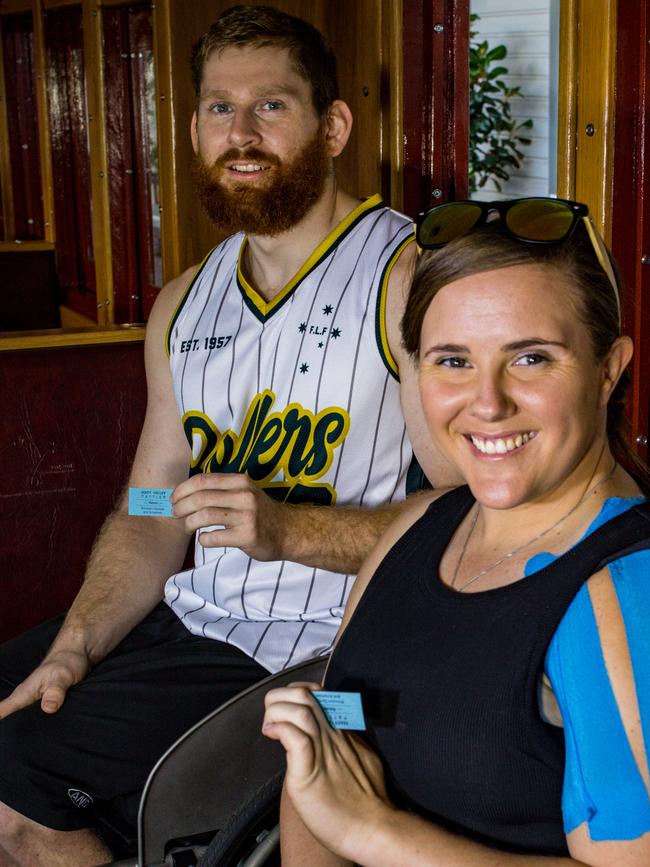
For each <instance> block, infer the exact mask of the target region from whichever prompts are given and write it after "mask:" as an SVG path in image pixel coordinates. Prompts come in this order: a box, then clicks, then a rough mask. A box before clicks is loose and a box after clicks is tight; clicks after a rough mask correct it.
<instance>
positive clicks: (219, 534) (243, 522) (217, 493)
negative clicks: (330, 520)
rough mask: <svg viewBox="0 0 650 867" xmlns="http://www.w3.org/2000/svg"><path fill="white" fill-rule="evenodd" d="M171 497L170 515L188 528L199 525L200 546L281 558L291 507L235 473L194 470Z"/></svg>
mask: <svg viewBox="0 0 650 867" xmlns="http://www.w3.org/2000/svg"><path fill="white" fill-rule="evenodd" d="M171 501H172V503H173V504H174V517H176V518H184V519H185V529H186V530H187V531H188V532H190V533H193V532H194V531H195V530H199V529H201V528H202V527H205V528H206V530H205V531H204V532H202V533H201V534H200V536H199V542H200V543H201V544H202V545H203V546H204V547H206V548H218V547H221V546H224V547H225V546H230V547H235V548H241V550H242V551H244V552H245V553H246V554H248V555H249V557H253V558H254V559H255V560H282V559H284V557H285V551H284V547H285V546H284V541H285V537H286V532H287V523H288V522H290V520H291V514H292V512H293V509H292V507H291V506H287V505H285V504H283V503H278V502H277V501H276V500H273V499H272V498H271V497H269V496H268V495H267V494H265V493H264V491H261V490H260V489H259V488H258V487H257V486H256V485H255V484H254V483H253V482H252V481H251V480H250V479H249V478H248V477H247V476H245V475H242V474H240V473H200V474H198V475H196V476H192V478H190V479H187V480H186V481H184V482H182V483H181V484H180V485H178V487H177V488H176V489H175V490H174V493H173V494H172V497H171Z"/></svg>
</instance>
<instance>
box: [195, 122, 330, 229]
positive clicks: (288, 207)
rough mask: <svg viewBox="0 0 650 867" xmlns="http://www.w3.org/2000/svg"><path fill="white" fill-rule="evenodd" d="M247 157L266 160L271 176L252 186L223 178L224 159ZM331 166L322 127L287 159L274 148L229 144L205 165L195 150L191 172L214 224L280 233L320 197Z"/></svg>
mask: <svg viewBox="0 0 650 867" xmlns="http://www.w3.org/2000/svg"><path fill="white" fill-rule="evenodd" d="M242 159H245V160H247V161H248V162H251V163H259V164H260V165H262V166H264V167H266V166H270V167H271V168H270V169H269V174H270V175H271V179H270V182H267V183H266V184H264V185H262V186H257V187H254V186H253V184H251V183H246V182H245V183H241V184H237V183H236V182H235V183H234V184H232V185H228V186H226V185H225V184H223V183H222V182H221V178H222V177H223V174H224V172H227V171H229V170H228V169H227V168H226V164H227V163H229V162H232V161H233V160H242ZM329 172H330V157H329V154H328V152H327V147H326V144H325V136H324V134H323V130H322V128H321V127H319V128H318V131H317V133H316V135H315V136H314V137H313V138H312V139H311V141H308V142H307V144H306V145H305V146H304V147H303V149H302V150H301V151H300V152H299V153H298V154H297V155H296V156H295V157H294V158H293V159H292V160H291V162H282V161H281V160H280V158H279V157H277V156H276V155H275V154H267V153H264V151H261V150H257V149H256V148H247V149H244V150H239V149H238V148H232V149H231V150H229V151H227V152H226V153H225V154H222V156H220V157H218V158H217V159H216V160H215V162H214V163H213V165H211V166H209V165H206V164H205V163H204V162H203V160H202V159H201V157H200V156H197V157H196V159H195V161H194V163H193V166H192V177H193V179H194V184H195V187H196V191H197V193H198V195H199V199H200V200H201V204H202V205H203V207H204V208H205V210H206V211H207V213H208V216H209V217H210V219H211V220H212V222H213V223H214V224H215V226H216V227H217V228H218V229H221V230H223V231H224V232H227V233H228V234H229V235H231V234H233V233H234V232H239V231H244V232H246V233H248V234H251V235H271V236H273V235H279V234H281V233H282V232H286V231H287V230H288V229H290V228H291V227H292V226H295V225H296V224H297V223H299V222H300V221H301V220H302V218H303V217H304V216H305V214H306V213H307V211H308V210H309V209H310V208H311V207H312V205H313V204H314V203H315V202H316V201H317V200H318V199H319V198H320V195H321V193H322V192H323V188H324V186H325V180H326V178H327V175H328V174H329Z"/></svg>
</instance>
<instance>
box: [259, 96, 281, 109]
mask: <svg viewBox="0 0 650 867" xmlns="http://www.w3.org/2000/svg"><path fill="white" fill-rule="evenodd" d="M262 108H263V109H264V111H277V110H278V109H280V108H283V104H282V103H281V102H279V101H278V100H277V99H267V101H266V102H264V103H262Z"/></svg>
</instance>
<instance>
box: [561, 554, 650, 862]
mask: <svg viewBox="0 0 650 867" xmlns="http://www.w3.org/2000/svg"><path fill="white" fill-rule="evenodd" d="M649 573H650V552H648V551H643V552H639V553H637V554H633V555H630V556H629V557H626V558H622V559H620V560H617V561H615V562H614V563H612V564H611V565H610V567H609V568H608V569H603V570H602V571H601V572H599V573H598V574H597V575H594V576H592V577H591V578H590V579H589V581H588V582H587V584H586V586H585V587H583V588H582V590H581V591H580V592H579V593H578V595H577V596H576V598H575V599H574V601H573V602H572V604H571V606H570V607H569V609H568V610H567V612H566V614H565V616H564V618H563V620H562V622H561V624H560V626H559V628H558V630H557V632H556V634H555V637H554V638H553V641H552V643H551V645H550V648H549V653H548V656H547V673H548V675H549V678H550V680H551V683H552V685H553V691H554V694H555V696H556V698H557V701H558V705H559V709H560V712H561V714H562V719H563V724H564V729H565V743H566V771H565V780H564V790H563V803H562V808H563V814H564V822H565V830H566V832H567V840H568V844H569V849H570V851H571V853H572V855H573V856H574V857H576V858H581V859H582V860H584V861H585V862H586V863H588V864H594V865H598V867H600V865H601V864H602V865H609V864H617V865H618V864H621V865H628V864H629V865H635V867H636V865H637V864H638V865H641V864H650V775H649V773H648V745H649V743H650V634H649V632H648V626H647V624H648V621H649V618H650V586H649V582H648V580H647V576H648V574H649Z"/></svg>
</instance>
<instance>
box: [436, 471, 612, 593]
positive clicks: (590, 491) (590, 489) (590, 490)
mask: <svg viewBox="0 0 650 867" xmlns="http://www.w3.org/2000/svg"><path fill="white" fill-rule="evenodd" d="M616 467H617V463H616V461H614V466H613V467H612V468H611V470H610V471H609V472H608V473H607V475H606V476H604V477H603V478H602V479H601V480H600V481H599V482H596V484H595V485H593V487H587V490H586V491H585V492H584V494H583V495H582V496H581V497H580V499H579V500H578V502H577V503H576V504H575V505H574V506H571V508H570V509H569V511H568V512H567V513H566V514H564V515H562V517H561V518H560V519H559V520H558V521H556V522H555V523H554V524H551V526H550V527H547V528H546V529H545V530H542V532H541V533H538V534H537V535H536V536H533V538H532V539H529V540H528V541H527V542H524V544H523V545H519V547H518V548H514V549H513V550H512V551H509V552H508V553H507V554H504V555H503V557H501V558H500V559H499V560H497V561H496V563H492V565H491V566H488V567H487V568H486V569H482V570H481V571H480V572H479V573H477V574H476V575H474V576H473V577H472V578H470V579H469V581H466V582H465V584H463V586H462V587H456V581H457V579H458V572H459V571H460V566H461V563H462V562H463V558H464V556H465V552H466V551H467V546H468V545H469V540H470V538H471V536H472V533H473V532H474V528H475V527H476V522H477V521H478V513H479V511H480V506H479V505H478V503H477V509H476V513H475V515H474V519H473V521H472V526H471V527H470V528H469V532H468V533H467V536H466V537H465V541H464V542H463V547H462V549H461V552H460V556H459V558H458V562H457V563H456V568H455V569H454V574H453V576H452V579H451V584H450V585H449V586H450V587H452V588H453V589H455V590H456V592H457V593H462V592H463V591H464V590H465V589H466V588H467V587H469V586H470V584H473V583H474V582H475V581H478V579H479V578H482V577H483V576H484V575H487V573H488V572H492V570H493V569H496V568H497V566H500V565H501V564H502V563H505V561H506V560H509V559H510V558H511V557H514V556H515V554H518V553H519V552H520V551H523V550H524V548H527V547H528V546H529V545H532V544H533V542H537V540H538V539H541V538H542V537H543V536H546V535H548V534H549V533H550V532H552V531H553V530H555V528H556V527H559V526H560V524H561V523H562V522H563V521H566V519H567V518H570V517H571V515H572V514H573V513H574V512H575V511H576V509H577V508H578V506H580V505H581V504H582V503H584V501H585V500H586V499H587V497H588V496H589V495H590V494H595V493H596V491H597V490H598V488H599V487H600V486H601V485H602V484H604V483H605V482H607V481H609V480H610V479H611V477H612V476H613V475H614V470H615V469H616ZM592 478H593V476H592ZM589 481H590V483H591V479H590V480H589Z"/></svg>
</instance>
